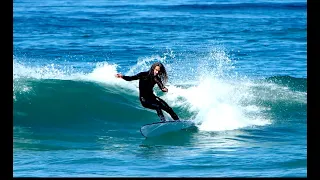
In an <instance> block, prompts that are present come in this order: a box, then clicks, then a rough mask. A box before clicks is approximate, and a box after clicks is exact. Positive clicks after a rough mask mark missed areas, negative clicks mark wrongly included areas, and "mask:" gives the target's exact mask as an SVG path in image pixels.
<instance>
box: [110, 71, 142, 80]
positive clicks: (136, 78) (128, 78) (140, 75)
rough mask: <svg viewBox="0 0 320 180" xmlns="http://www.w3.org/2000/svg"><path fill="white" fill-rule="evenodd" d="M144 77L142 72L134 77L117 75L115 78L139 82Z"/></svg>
mask: <svg viewBox="0 0 320 180" xmlns="http://www.w3.org/2000/svg"><path fill="white" fill-rule="evenodd" d="M142 76H143V72H140V73H138V74H136V75H134V76H124V75H122V74H116V75H115V77H117V78H122V79H124V80H126V81H133V80H138V79H140V78H141V77H142Z"/></svg>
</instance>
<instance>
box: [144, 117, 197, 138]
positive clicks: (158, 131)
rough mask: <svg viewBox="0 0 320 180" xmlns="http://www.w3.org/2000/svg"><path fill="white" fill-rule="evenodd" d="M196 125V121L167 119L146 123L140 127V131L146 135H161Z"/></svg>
mask: <svg viewBox="0 0 320 180" xmlns="http://www.w3.org/2000/svg"><path fill="white" fill-rule="evenodd" d="M191 127H195V123H194V122H192V121H188V120H178V121H165V122H155V123H151V124H145V125H143V126H142V127H141V128H140V132H141V134H142V136H144V137H146V138H147V137H154V136H159V135H162V134H165V133H168V132H174V131H179V130H183V129H188V128H191Z"/></svg>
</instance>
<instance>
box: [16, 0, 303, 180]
mask: <svg viewBox="0 0 320 180" xmlns="http://www.w3.org/2000/svg"><path fill="white" fill-rule="evenodd" d="M13 37H14V40H13V45H14V46H13V50H14V51H13V102H14V104H13V105H14V107H13V176H14V177H306V175H307V141H306V138H307V123H306V109H307V90H306V84H307V75H306V74H307V70H306V2H305V1H286V2H283V1H271V0H269V1H261V0H259V1H215V2H212V1H201V2H199V1H169V2H168V1H143V0H142V1H135V2H131V1H126V0H123V1H94V2H93V1H81V2H79V1H74V0H67V1H57V0H52V1H49V2H38V1H34V0H28V1H27V0H19V1H18V0H14V2H13ZM156 61H160V62H162V63H163V64H164V65H165V67H166V69H167V71H168V74H169V81H168V84H167V85H166V86H167V88H168V89H169V92H168V93H163V92H160V90H159V89H158V87H155V88H154V90H155V94H156V95H158V96H159V97H161V98H162V99H164V100H165V101H166V102H167V103H168V104H169V105H170V106H171V107H172V108H173V109H174V110H175V111H176V112H177V114H178V115H179V116H180V118H182V119H189V120H192V121H194V122H196V123H197V124H198V125H197V128H196V129H192V130H188V131H179V132H173V133H168V134H164V135H162V136H159V137H155V138H148V139H146V138H144V137H143V136H142V135H141V134H140V131H139V129H140V127H141V126H143V125H144V124H150V123H153V122H157V121H159V119H158V117H157V115H156V112H155V111H152V110H148V109H144V108H143V107H142V106H141V105H140V102H139V98H138V82H137V81H132V82H127V81H124V80H121V79H116V78H114V74H116V73H117V72H120V73H123V74H126V75H134V74H136V73H138V72H140V71H145V70H147V69H149V68H150V66H151V64H152V63H153V62H156ZM165 116H167V117H168V119H170V118H169V116H168V114H165Z"/></svg>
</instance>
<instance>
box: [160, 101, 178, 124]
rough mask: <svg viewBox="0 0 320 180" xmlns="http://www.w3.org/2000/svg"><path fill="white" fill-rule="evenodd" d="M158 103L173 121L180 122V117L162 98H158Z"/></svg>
mask: <svg viewBox="0 0 320 180" xmlns="http://www.w3.org/2000/svg"><path fill="white" fill-rule="evenodd" d="M156 99H157V101H158V102H159V103H160V108H161V109H163V110H165V111H166V112H167V113H169V114H170V116H171V117H172V119H174V120H179V117H178V115H177V114H176V113H175V112H174V111H173V109H172V108H171V107H170V106H169V105H168V104H167V103H166V102H165V101H164V100H162V99H161V98H159V97H156Z"/></svg>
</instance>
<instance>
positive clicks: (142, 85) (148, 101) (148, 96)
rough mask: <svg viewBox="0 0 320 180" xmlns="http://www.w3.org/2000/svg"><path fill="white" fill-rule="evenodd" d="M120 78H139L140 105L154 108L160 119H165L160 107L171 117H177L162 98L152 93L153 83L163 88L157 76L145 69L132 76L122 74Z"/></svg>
mask: <svg viewBox="0 0 320 180" xmlns="http://www.w3.org/2000/svg"><path fill="white" fill-rule="evenodd" d="M122 78H123V79H124V80H126V81H132V80H138V79H139V98H140V102H141V104H142V106H143V107H145V108H149V109H154V110H156V111H157V114H158V116H159V117H160V120H161V121H165V118H164V115H163V112H162V110H161V109H163V110H164V111H166V112H167V113H169V114H170V116H171V117H172V119H174V120H178V119H179V117H178V116H177V114H176V113H175V112H174V111H173V110H172V108H171V107H170V106H169V105H168V104H167V103H166V102H165V101H164V100H162V99H161V98H159V97H157V96H155V95H154V93H153V87H154V85H155V84H157V85H158V86H159V88H160V89H161V90H162V89H163V88H164V85H163V84H162V82H161V79H160V78H159V76H154V75H153V74H149V72H148V71H146V72H140V73H138V74H136V75H134V76H122Z"/></svg>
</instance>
